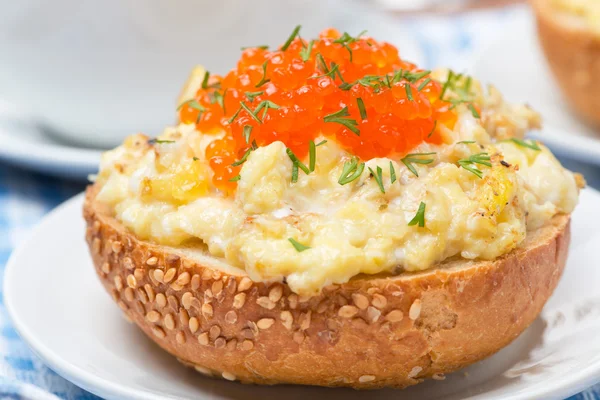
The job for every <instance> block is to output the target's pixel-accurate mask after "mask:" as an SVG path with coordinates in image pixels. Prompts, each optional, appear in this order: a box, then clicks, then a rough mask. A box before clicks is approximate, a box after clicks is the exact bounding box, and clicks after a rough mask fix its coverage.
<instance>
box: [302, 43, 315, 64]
mask: <svg viewBox="0 0 600 400" xmlns="http://www.w3.org/2000/svg"><path fill="white" fill-rule="evenodd" d="M314 44H315V41H314V40H311V41H310V42H309V43H308V47H304V48H303V49H302V50H300V58H302V61H304V62H307V61H308V59H309V58H310V53H311V52H312V49H313V45H314Z"/></svg>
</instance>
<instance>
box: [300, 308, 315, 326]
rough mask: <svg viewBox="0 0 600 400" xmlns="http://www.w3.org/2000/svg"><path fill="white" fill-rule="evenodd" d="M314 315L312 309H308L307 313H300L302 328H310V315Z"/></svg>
mask: <svg viewBox="0 0 600 400" xmlns="http://www.w3.org/2000/svg"><path fill="white" fill-rule="evenodd" d="M311 315H312V311H310V310H309V311H308V312H306V313H303V314H300V318H299V320H300V329H301V330H303V331H305V330H307V329H308V328H310V317H311Z"/></svg>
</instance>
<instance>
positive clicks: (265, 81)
mask: <svg viewBox="0 0 600 400" xmlns="http://www.w3.org/2000/svg"><path fill="white" fill-rule="evenodd" d="M262 69H263V76H262V78H261V79H260V81H259V82H258V83H257V84H256V85H254V87H261V86H262V85H264V84H265V83H267V82H271V80H270V79H267V61H265V62H264V63H263V65H262Z"/></svg>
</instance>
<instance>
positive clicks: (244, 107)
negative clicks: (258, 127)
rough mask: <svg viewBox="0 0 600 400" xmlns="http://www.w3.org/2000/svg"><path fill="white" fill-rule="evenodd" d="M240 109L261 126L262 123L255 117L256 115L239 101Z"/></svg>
mask: <svg viewBox="0 0 600 400" xmlns="http://www.w3.org/2000/svg"><path fill="white" fill-rule="evenodd" d="M240 107H242V108H243V109H244V110H246V112H247V113H248V114H250V116H251V117H252V118H253V119H254V120H255V121H256V122H258V123H259V124H262V121H261V120H260V118H258V117H257V116H256V114H255V113H254V112H253V111H252V110H251V109H250V108H249V107H248V106H247V105H246V103H244V102H243V101H240Z"/></svg>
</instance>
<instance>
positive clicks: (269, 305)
mask: <svg viewBox="0 0 600 400" xmlns="http://www.w3.org/2000/svg"><path fill="white" fill-rule="evenodd" d="M256 304H258V305H259V306H261V307H262V308H266V309H267V310H272V309H274V308H275V303H273V302H272V301H271V300H270V299H269V298H268V297H266V296H262V297H259V298H258V299H256Z"/></svg>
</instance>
